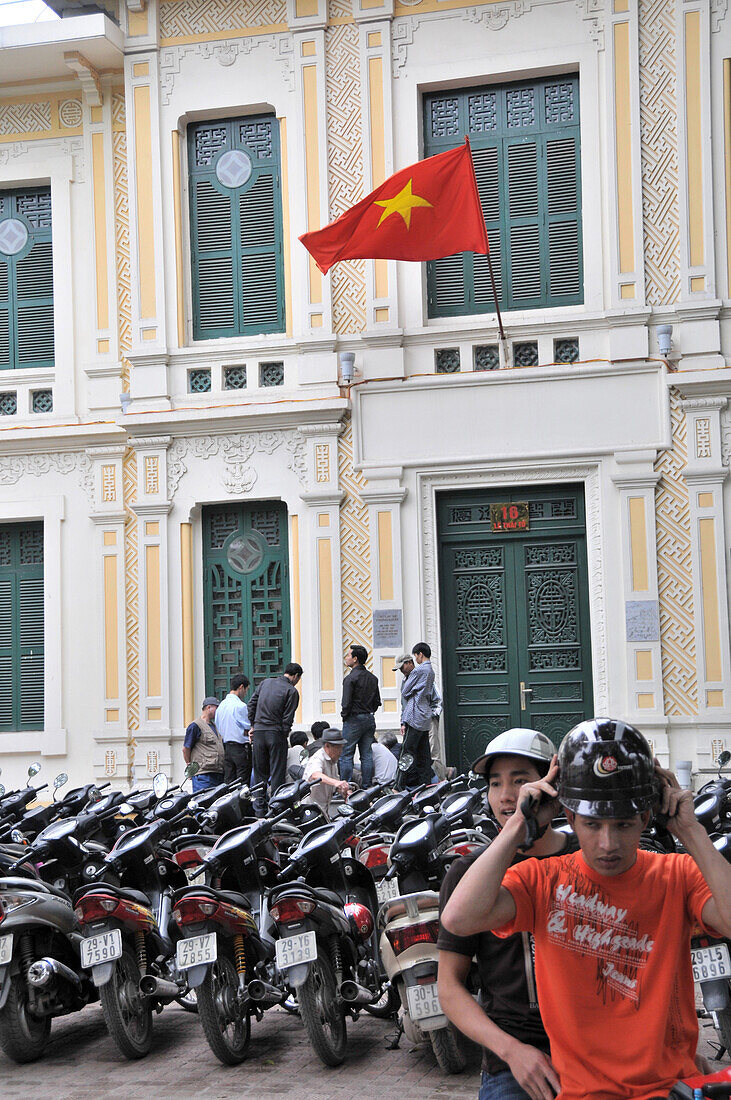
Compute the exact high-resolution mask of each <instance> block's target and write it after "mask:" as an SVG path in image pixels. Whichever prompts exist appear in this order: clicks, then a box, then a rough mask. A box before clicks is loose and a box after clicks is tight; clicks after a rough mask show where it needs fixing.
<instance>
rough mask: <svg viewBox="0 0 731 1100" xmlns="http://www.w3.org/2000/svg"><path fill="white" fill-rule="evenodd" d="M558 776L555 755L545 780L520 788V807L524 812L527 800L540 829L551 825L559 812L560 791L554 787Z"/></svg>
mask: <svg viewBox="0 0 731 1100" xmlns="http://www.w3.org/2000/svg"><path fill="white" fill-rule="evenodd" d="M557 776H558V757H557V756H556V755H554V757H553V760H552V761H551V766H550V768H549V769H548V773H547V774H546V775H545V777H544V778H543V779H536V780H535V781H534V782H533V783H524V784H523V786H522V787H521V788H520V796H519V806H520V808H521V810H522V809H523V806H524V804H525V802H526V800H527V801H529V802H530V803H531V804H532V806H531V808H532V810H533V815H534V816H535V818H536V820H537V822H538V826H539V828H542V827H543V826H544V825H549V824H550V823H551V821H553V819H554V817H555V816H556V814H557V813H558V812H559V809H560V805H559V802H558V791H557V790H556V787H555V786H554V783H555V782H556V778H557ZM515 816H516V817H517V816H518V815H517V814H516V815H515Z"/></svg>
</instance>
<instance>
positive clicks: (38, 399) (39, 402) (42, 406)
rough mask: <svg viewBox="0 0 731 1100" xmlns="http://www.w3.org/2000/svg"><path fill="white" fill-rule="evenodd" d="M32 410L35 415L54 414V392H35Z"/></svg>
mask: <svg viewBox="0 0 731 1100" xmlns="http://www.w3.org/2000/svg"><path fill="white" fill-rule="evenodd" d="M31 408H32V409H33V412H34V413H50V412H53V390H34V392H33V397H32V401H31Z"/></svg>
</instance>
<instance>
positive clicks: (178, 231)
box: [171, 130, 185, 348]
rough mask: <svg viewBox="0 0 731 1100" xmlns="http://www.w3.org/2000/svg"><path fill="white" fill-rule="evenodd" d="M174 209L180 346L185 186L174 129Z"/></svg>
mask: <svg viewBox="0 0 731 1100" xmlns="http://www.w3.org/2000/svg"><path fill="white" fill-rule="evenodd" d="M171 137H172V143H173V211H174V214H175V303H176V308H177V320H178V347H179V348H183V347H185V281H184V275H183V187H182V184H181V181H180V131H179V130H173V132H172V134H171Z"/></svg>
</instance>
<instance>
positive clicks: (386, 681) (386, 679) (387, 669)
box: [381, 655, 396, 688]
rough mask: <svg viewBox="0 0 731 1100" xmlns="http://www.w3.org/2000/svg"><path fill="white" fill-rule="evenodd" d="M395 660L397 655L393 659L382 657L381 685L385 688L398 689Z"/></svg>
mask: <svg viewBox="0 0 731 1100" xmlns="http://www.w3.org/2000/svg"><path fill="white" fill-rule="evenodd" d="M395 660H396V657H395V655H394V656H393V657H381V684H382V685H383V687H384V688H395V687H396V673H395V672H394V669H393V662H394V661H395Z"/></svg>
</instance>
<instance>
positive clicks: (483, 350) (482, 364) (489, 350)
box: [472, 344, 500, 370]
mask: <svg viewBox="0 0 731 1100" xmlns="http://www.w3.org/2000/svg"><path fill="white" fill-rule="evenodd" d="M499 366H500V349H499V348H498V346H497V344H475V346H474V347H473V348H472V369H473V370H497V369H498V367H499Z"/></svg>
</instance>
